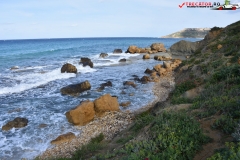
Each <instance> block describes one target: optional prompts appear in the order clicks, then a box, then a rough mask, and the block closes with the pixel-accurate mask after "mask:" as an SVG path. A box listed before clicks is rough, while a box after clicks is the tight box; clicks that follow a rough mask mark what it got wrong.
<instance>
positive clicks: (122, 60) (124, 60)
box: [118, 58, 127, 62]
mask: <svg viewBox="0 0 240 160" xmlns="http://www.w3.org/2000/svg"><path fill="white" fill-rule="evenodd" d="M126 61H127V59H126V58H123V59H120V60H119V61H118V62H126Z"/></svg>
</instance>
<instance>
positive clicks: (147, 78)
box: [141, 76, 150, 84]
mask: <svg viewBox="0 0 240 160" xmlns="http://www.w3.org/2000/svg"><path fill="white" fill-rule="evenodd" d="M141 82H142V83H143V84H146V83H148V82H150V78H149V77H148V76H143V77H142V78H141Z"/></svg>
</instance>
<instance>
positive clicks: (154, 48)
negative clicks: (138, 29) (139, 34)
mask: <svg viewBox="0 0 240 160" xmlns="http://www.w3.org/2000/svg"><path fill="white" fill-rule="evenodd" d="M151 50H152V51H155V52H166V48H165V47H164V44H162V43H153V44H152V45H151Z"/></svg>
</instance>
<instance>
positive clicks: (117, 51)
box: [113, 49, 122, 53]
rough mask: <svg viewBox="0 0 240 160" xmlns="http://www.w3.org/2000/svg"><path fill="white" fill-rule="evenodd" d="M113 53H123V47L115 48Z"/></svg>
mask: <svg viewBox="0 0 240 160" xmlns="http://www.w3.org/2000/svg"><path fill="white" fill-rule="evenodd" d="M113 53H122V50H121V49H114V51H113Z"/></svg>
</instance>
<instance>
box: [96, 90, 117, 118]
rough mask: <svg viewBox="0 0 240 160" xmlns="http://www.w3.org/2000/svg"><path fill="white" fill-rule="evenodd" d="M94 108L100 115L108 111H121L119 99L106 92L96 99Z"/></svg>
mask: <svg viewBox="0 0 240 160" xmlns="http://www.w3.org/2000/svg"><path fill="white" fill-rule="evenodd" d="M94 109H95V113H96V115H97V116H99V117H101V116H103V115H104V113H105V112H108V111H119V104H118V100H117V98H116V97H112V96H111V95H110V94H105V95H103V96H101V97H99V98H98V99H96V100H95V101H94Z"/></svg>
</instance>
